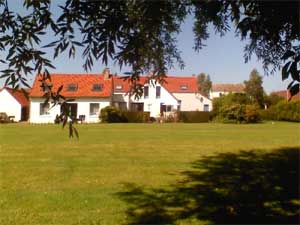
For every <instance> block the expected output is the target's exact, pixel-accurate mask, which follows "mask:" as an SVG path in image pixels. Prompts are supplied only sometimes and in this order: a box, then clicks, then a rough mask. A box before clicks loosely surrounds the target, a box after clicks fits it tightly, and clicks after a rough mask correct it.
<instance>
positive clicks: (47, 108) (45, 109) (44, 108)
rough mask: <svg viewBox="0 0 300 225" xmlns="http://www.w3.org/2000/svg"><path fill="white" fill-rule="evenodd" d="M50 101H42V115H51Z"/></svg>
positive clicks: (40, 113)
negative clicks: (45, 102)
mask: <svg viewBox="0 0 300 225" xmlns="http://www.w3.org/2000/svg"><path fill="white" fill-rule="evenodd" d="M49 111H50V103H49V102H48V103H47V104H46V105H45V104H44V103H40V112H39V115H40V116H49V115H50V112H49Z"/></svg>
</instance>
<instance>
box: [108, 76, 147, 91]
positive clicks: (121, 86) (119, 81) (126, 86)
mask: <svg viewBox="0 0 300 225" xmlns="http://www.w3.org/2000/svg"><path fill="white" fill-rule="evenodd" d="M113 80H114V92H129V90H130V85H131V83H130V82H129V80H124V77H120V76H114V77H113ZM147 81H148V79H147V77H140V80H139V82H138V83H139V84H145V83H146V82H147Z"/></svg>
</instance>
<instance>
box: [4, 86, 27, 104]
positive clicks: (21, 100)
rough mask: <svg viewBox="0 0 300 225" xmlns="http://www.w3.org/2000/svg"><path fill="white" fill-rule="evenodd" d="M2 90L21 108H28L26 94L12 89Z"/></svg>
mask: <svg viewBox="0 0 300 225" xmlns="http://www.w3.org/2000/svg"><path fill="white" fill-rule="evenodd" d="M4 89H6V90H7V91H8V92H9V93H10V94H11V95H12V96H13V97H14V98H15V99H16V100H17V101H18V102H19V103H20V104H21V106H29V100H28V98H27V97H26V94H25V93H24V92H23V91H22V90H20V89H13V88H9V87H5V88H3V89H2V90H4ZM2 90H0V91H2Z"/></svg>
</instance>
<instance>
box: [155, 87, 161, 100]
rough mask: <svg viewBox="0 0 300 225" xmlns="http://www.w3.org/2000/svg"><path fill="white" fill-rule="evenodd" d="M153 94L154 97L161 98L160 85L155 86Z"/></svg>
mask: <svg viewBox="0 0 300 225" xmlns="http://www.w3.org/2000/svg"><path fill="white" fill-rule="evenodd" d="M155 96H156V98H161V86H156V88H155Z"/></svg>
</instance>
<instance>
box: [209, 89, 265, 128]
mask: <svg viewBox="0 0 300 225" xmlns="http://www.w3.org/2000/svg"><path fill="white" fill-rule="evenodd" d="M212 116H213V117H214V119H215V120H216V121H220V122H223V123H257V122H259V121H260V113H259V106H258V105H253V104H251V99H250V98H249V97H248V96H247V95H246V94H243V93H233V94H228V95H226V96H222V97H220V98H216V99H214V100H213V113H212Z"/></svg>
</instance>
